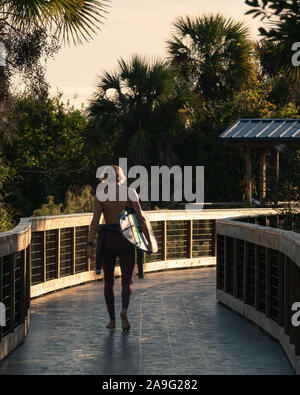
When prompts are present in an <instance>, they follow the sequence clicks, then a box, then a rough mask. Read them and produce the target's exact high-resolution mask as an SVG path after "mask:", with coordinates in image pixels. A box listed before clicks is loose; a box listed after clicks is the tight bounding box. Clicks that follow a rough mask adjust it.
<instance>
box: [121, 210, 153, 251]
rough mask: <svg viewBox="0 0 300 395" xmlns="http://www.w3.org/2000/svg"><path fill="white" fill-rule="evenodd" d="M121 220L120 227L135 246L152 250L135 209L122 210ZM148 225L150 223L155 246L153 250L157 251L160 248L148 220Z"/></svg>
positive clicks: (143, 249)
mask: <svg viewBox="0 0 300 395" xmlns="http://www.w3.org/2000/svg"><path fill="white" fill-rule="evenodd" d="M119 220H120V229H121V233H122V235H123V236H124V237H125V238H126V239H127V240H128V241H129V242H130V243H132V244H133V245H134V247H135V248H137V249H138V250H142V251H145V252H150V250H149V243H148V241H147V239H146V237H145V235H144V233H143V232H142V229H141V226H140V224H139V222H138V219H137V217H136V214H135V212H134V210H133V209H131V208H130V207H127V208H125V209H124V210H123V211H122V212H121V214H120V218H119ZM147 225H148V229H149V233H150V235H151V241H152V248H153V247H154V248H153V251H152V252H157V250H158V248H157V243H156V240H155V237H154V234H153V231H152V227H151V225H150V222H149V221H147ZM149 226H150V228H149ZM153 239H154V240H153Z"/></svg>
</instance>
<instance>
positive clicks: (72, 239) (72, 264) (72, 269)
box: [71, 227, 76, 274]
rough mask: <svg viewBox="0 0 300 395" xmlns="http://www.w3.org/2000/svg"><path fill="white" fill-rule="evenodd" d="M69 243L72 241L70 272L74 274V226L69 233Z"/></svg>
mask: <svg viewBox="0 0 300 395" xmlns="http://www.w3.org/2000/svg"><path fill="white" fill-rule="evenodd" d="M71 243H72V249H71V251H72V253H71V254H72V255H71V274H75V258H76V251H75V250H76V230H75V227H73V228H72V233H71Z"/></svg>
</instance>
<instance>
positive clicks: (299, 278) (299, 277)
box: [294, 265, 300, 355]
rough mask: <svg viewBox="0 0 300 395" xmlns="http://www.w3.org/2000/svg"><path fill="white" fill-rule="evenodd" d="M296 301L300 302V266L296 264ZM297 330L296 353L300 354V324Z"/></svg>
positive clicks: (295, 329)
mask: <svg viewBox="0 0 300 395" xmlns="http://www.w3.org/2000/svg"><path fill="white" fill-rule="evenodd" d="M295 301H296V302H300V268H299V267H298V266H297V265H295ZM294 331H295V354H296V355H300V326H297V327H295V328H294Z"/></svg>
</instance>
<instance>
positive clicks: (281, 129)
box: [219, 118, 300, 202]
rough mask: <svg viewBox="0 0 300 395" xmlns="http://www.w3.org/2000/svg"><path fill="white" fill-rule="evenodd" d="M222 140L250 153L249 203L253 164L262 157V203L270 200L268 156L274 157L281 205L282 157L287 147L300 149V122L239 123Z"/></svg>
mask: <svg viewBox="0 0 300 395" xmlns="http://www.w3.org/2000/svg"><path fill="white" fill-rule="evenodd" d="M219 140H220V141H223V142H224V144H226V145H228V146H234V147H244V148H245V153H246V184H247V186H246V190H247V201H248V202H251V200H252V195H253V190H252V189H253V184H252V171H251V167H252V161H251V158H252V156H253V155H254V154H258V155H259V157H260V201H261V202H264V201H265V200H266V191H267V161H266V157H267V155H273V158H274V167H275V171H276V195H277V196H276V199H275V200H276V201H278V181H279V155H280V152H282V151H284V150H285V148H287V147H295V148H296V147H300V119H275V118H273V119H239V120H238V121H236V122H235V123H234V124H233V125H231V126H230V127H229V128H228V129H227V130H225V131H224V132H223V133H221V134H220V136H219Z"/></svg>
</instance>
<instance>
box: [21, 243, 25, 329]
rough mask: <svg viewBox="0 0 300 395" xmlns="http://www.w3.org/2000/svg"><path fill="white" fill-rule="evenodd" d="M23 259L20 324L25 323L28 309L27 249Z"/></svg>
mask: <svg viewBox="0 0 300 395" xmlns="http://www.w3.org/2000/svg"><path fill="white" fill-rule="evenodd" d="M22 254H23V259H22V265H21V289H20V323H21V324H24V322H25V309H26V297H25V293H26V283H25V281H26V249H25V250H23V252H22Z"/></svg>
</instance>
